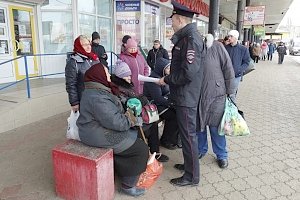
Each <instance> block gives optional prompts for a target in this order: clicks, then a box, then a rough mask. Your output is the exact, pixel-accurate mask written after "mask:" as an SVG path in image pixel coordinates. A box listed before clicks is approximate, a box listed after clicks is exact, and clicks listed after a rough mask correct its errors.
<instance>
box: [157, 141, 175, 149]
mask: <svg viewBox="0 0 300 200" xmlns="http://www.w3.org/2000/svg"><path fill="white" fill-rule="evenodd" d="M160 146H162V147H164V148H166V149H169V150H174V149H177V145H176V144H170V143H163V142H161V143H160Z"/></svg>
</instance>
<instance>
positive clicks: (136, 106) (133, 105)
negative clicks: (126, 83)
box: [126, 98, 142, 117]
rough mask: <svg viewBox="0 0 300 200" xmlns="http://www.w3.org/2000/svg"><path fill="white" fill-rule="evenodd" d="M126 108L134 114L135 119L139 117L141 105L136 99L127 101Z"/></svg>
mask: <svg viewBox="0 0 300 200" xmlns="http://www.w3.org/2000/svg"><path fill="white" fill-rule="evenodd" d="M126 106H127V108H129V109H131V110H132V111H133V112H134V115H135V116H136V117H137V116H140V114H141V113H142V103H141V101H140V100H139V99H137V98H130V99H128V101H127V103H126Z"/></svg>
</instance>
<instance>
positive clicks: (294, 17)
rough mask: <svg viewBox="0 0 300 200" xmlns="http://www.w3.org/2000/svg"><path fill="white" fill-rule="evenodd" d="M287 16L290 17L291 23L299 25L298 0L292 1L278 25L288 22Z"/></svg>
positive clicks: (299, 1) (299, 8) (299, 3)
mask: <svg viewBox="0 0 300 200" xmlns="http://www.w3.org/2000/svg"><path fill="white" fill-rule="evenodd" d="M288 18H290V19H291V22H292V25H294V26H300V20H299V19H300V0H294V1H293V3H292V4H291V6H290V8H289V10H288V12H287V13H286V15H285V16H284V18H283V20H282V21H281V23H280V25H286V24H287V22H288Z"/></svg>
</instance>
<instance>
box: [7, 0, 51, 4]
mask: <svg viewBox="0 0 300 200" xmlns="http://www.w3.org/2000/svg"><path fill="white" fill-rule="evenodd" d="M6 1H9V2H14V3H27V4H43V3H44V2H45V1H46V0H22V1H21V0H6Z"/></svg>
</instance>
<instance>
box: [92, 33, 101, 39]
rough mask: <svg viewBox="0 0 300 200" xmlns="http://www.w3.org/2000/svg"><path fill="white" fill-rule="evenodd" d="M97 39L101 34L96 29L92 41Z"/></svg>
mask: <svg viewBox="0 0 300 200" xmlns="http://www.w3.org/2000/svg"><path fill="white" fill-rule="evenodd" d="M96 39H100V35H99V33H98V32H96V31H95V32H94V33H92V41H93V40H96Z"/></svg>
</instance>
